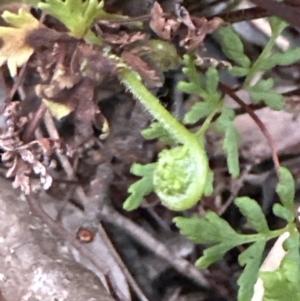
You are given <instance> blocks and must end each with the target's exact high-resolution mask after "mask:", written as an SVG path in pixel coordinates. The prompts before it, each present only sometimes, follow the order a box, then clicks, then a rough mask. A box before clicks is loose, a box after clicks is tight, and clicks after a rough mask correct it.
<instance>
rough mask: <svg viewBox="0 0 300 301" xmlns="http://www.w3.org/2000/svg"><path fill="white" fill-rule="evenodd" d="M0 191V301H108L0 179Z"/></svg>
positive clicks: (56, 238)
mask: <svg viewBox="0 0 300 301" xmlns="http://www.w3.org/2000/svg"><path fill="white" fill-rule="evenodd" d="M0 191H1V192H0V290H1V292H0V301H4V300H5V301H25V300H30V301H33V300H34V301H37V300H40V301H50V300H51V301H55V300H57V301H64V300H70V301H92V300H93V301H114V299H113V298H112V297H110V296H109V294H108V293H107V291H106V290H105V288H104V287H103V285H102V284H101V282H100V281H99V280H98V278H97V277H96V276H95V275H94V274H93V273H92V272H90V271H89V270H87V269H86V268H84V267H82V266H81V265H80V264H78V263H77V262H76V261H75V260H74V259H73V257H72V255H71V253H70V252H69V251H68V248H67V247H66V246H65V244H64V241H63V240H62V239H61V238H60V237H59V236H58V235H56V234H55V233H53V232H52V231H51V230H50V229H49V227H48V226H46V225H45V224H43V222H42V221H41V220H39V219H38V218H36V217H34V216H32V215H31V214H30V210H29V206H28V204H27V203H26V202H25V201H21V199H20V197H18V195H17V194H16V193H15V191H14V190H13V189H12V187H11V184H10V183H9V182H7V181H5V180H4V179H2V178H0ZM1 295H2V296H1Z"/></svg>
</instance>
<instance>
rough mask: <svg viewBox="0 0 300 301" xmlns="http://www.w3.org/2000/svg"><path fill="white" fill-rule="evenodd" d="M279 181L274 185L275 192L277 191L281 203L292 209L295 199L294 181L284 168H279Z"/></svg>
mask: <svg viewBox="0 0 300 301" xmlns="http://www.w3.org/2000/svg"><path fill="white" fill-rule="evenodd" d="M279 175H280V179H279V183H278V184H277V186H276V192H277V193H278V195H279V197H280V200H281V203H282V204H283V206H284V207H286V208H287V209H289V210H292V211H293V210H294V199H295V181H294V178H293V176H292V174H291V172H290V171H289V170H288V169H287V168H285V167H280V169H279Z"/></svg>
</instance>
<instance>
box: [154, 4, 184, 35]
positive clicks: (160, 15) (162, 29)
mask: <svg viewBox="0 0 300 301" xmlns="http://www.w3.org/2000/svg"><path fill="white" fill-rule="evenodd" d="M150 15H151V21H150V27H151V29H152V30H153V31H154V32H155V33H156V34H157V35H158V36H159V37H161V38H162V39H165V40H171V38H172V37H173V35H174V33H175V32H176V31H177V29H178V28H179V26H180V22H178V21H177V20H173V19H171V18H166V17H164V12H163V10H162V7H161V6H160V4H159V3H158V2H155V3H154V5H153V7H152V9H151V12H150Z"/></svg>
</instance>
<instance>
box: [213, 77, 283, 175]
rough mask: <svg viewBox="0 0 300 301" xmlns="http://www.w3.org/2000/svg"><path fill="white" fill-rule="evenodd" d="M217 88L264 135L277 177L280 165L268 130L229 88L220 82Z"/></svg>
mask: <svg viewBox="0 0 300 301" xmlns="http://www.w3.org/2000/svg"><path fill="white" fill-rule="evenodd" d="M219 86H220V89H221V90H222V91H223V92H224V93H226V94H227V95H229V96H230V97H231V98H232V99H233V100H234V101H236V102H237V103H238V104H239V105H240V106H241V107H242V108H243V109H244V110H245V111H246V112H247V113H248V114H249V115H250V117H251V118H252V119H253V120H254V122H255V123H256V124H257V126H258V127H259V128H260V130H261V131H262V133H263V134H264V136H265V137H266V139H267V140H268V142H269V146H270V148H271V151H272V158H273V162H274V166H275V169H276V172H277V175H279V172H278V170H279V168H280V163H279V159H278V155H277V150H276V146H275V142H274V140H273V138H272V136H271V134H270V132H269V131H268V129H267V128H266V127H265V125H264V124H263V123H262V121H261V120H260V119H259V118H258V117H257V115H256V114H255V113H254V112H253V111H252V110H251V109H250V108H249V107H248V106H247V105H246V104H245V103H244V102H243V101H242V100H241V99H240V98H239V97H238V96H237V95H236V93H235V92H234V91H233V90H232V89H231V88H229V87H228V86H226V85H225V84H223V83H221V82H220V84H219Z"/></svg>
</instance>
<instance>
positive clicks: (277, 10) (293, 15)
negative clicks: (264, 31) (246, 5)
mask: <svg viewBox="0 0 300 301" xmlns="http://www.w3.org/2000/svg"><path fill="white" fill-rule="evenodd" d="M251 2H253V3H255V4H256V5H257V6H259V7H262V8H263V9H265V10H267V11H268V12H270V14H272V15H276V16H278V17H280V18H282V19H284V20H286V21H287V22H288V23H290V24H291V25H292V26H295V27H300V9H299V7H292V6H289V5H287V4H285V3H283V2H278V1H275V0H264V1H261V0H251ZM295 2H296V1H295Z"/></svg>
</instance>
